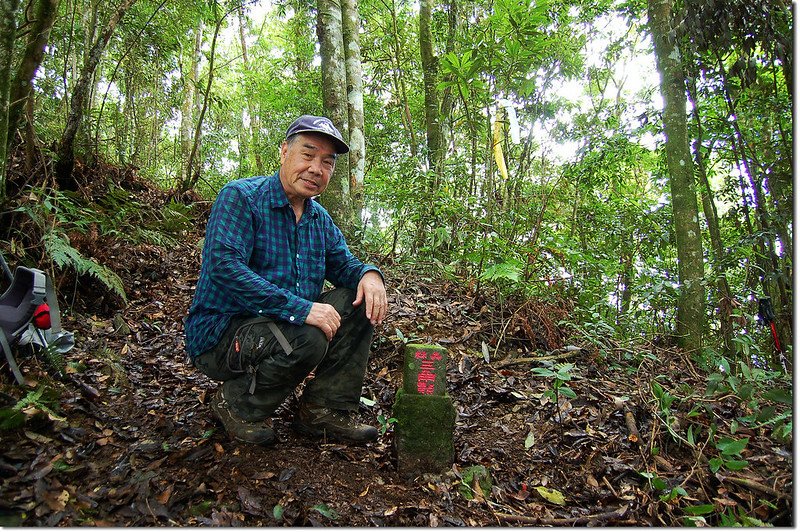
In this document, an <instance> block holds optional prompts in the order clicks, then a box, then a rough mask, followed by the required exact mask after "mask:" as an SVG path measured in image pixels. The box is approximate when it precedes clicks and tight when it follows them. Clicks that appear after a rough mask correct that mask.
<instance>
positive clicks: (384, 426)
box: [378, 414, 397, 435]
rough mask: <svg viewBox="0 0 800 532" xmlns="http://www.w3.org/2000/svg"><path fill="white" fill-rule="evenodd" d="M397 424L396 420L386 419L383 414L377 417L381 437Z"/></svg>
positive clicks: (392, 418)
mask: <svg viewBox="0 0 800 532" xmlns="http://www.w3.org/2000/svg"><path fill="white" fill-rule="evenodd" d="M395 423H397V418H395V417H390V418H389V419H386V416H384V415H383V414H380V415H378V424H379V425H380V427H381V428H380V431H381V435H383V434H386V431H387V430H389V427H390V426H392V425H394V424H395Z"/></svg>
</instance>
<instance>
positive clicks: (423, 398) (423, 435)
mask: <svg viewBox="0 0 800 532" xmlns="http://www.w3.org/2000/svg"><path fill="white" fill-rule="evenodd" d="M392 416H393V417H394V418H396V419H397V423H396V424H395V432H394V436H395V447H396V452H397V470H398V472H399V473H400V474H401V475H402V476H405V477H414V476H417V475H420V474H422V473H439V472H441V471H444V470H446V469H449V468H450V466H451V465H452V464H453V459H454V456H455V450H454V447H453V432H454V430H455V423H456V410H455V407H454V406H453V402H452V401H451V399H450V397H449V396H446V395H445V396H436V395H416V394H408V393H405V392H404V391H403V390H402V389H401V390H398V392H397V396H396V400H395V403H394V408H393V410H392Z"/></svg>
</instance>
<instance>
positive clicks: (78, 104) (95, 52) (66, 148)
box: [55, 0, 136, 190]
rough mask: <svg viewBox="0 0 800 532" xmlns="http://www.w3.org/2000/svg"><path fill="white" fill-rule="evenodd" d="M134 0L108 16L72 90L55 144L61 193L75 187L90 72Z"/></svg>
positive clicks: (91, 73) (92, 72) (56, 171)
mask: <svg viewBox="0 0 800 532" xmlns="http://www.w3.org/2000/svg"><path fill="white" fill-rule="evenodd" d="M135 1H136V0H123V2H122V3H121V4H120V5H119V7H118V8H117V10H116V11H115V12H114V14H113V15H112V16H111V19H110V20H109V21H108V24H107V25H106V28H105V30H104V31H103V33H102V34H101V35H100V37H99V38H98V39H97V41H96V42H95V43H94V46H92V49H91V52H90V53H89V56H88V60H87V61H86V63H85V66H84V69H83V72H82V73H81V77H80V79H79V80H78V82H77V83H76V84H75V88H74V90H73V91H72V100H71V102H70V112H69V115H68V116H67V125H66V127H65V128H64V133H63V134H62V135H61V140H60V141H59V143H58V149H57V151H56V165H55V173H56V181H57V183H58V185H59V187H60V188H61V189H62V190H75V189H76V188H77V183H76V182H75V178H74V176H73V175H72V169H73V167H74V166H75V135H76V134H77V133H78V127H79V126H80V124H81V120H82V119H83V112H84V103H85V101H86V97H87V93H88V91H89V89H90V88H91V87H90V83H91V81H92V78H93V76H94V71H95V69H96V68H97V65H98V64H99V63H100V58H101V57H102V55H103V50H105V47H106V45H107V44H108V41H109V40H110V39H111V36H112V35H113V34H114V30H115V29H116V27H117V24H118V23H119V21H120V19H121V18H122V17H123V15H125V12H126V11H128V9H129V8H130V7H131V6H132V5H133V3H134V2H135Z"/></svg>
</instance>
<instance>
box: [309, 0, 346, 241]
mask: <svg viewBox="0 0 800 532" xmlns="http://www.w3.org/2000/svg"><path fill="white" fill-rule="evenodd" d="M317 36H318V38H319V44H320V55H321V57H322V103H323V107H324V109H325V112H326V113H327V114H328V118H330V119H331V121H332V122H333V123H334V125H336V127H337V128H338V129H339V131H340V132H341V133H342V136H343V137H344V138H349V134H350V127H349V121H348V116H347V92H346V90H347V73H346V70H345V65H344V63H345V62H344V37H343V35H342V8H341V4H340V3H339V1H338V0H318V2H317ZM349 167H350V164H349V159H348V158H347V157H339V158H338V159H337V160H336V169H335V170H334V173H333V177H332V178H331V180H330V183H329V185H328V191H327V192H326V193H325V194H323V195H322V197H321V198H320V201H321V202H322V204H323V205H324V206H325V208H326V209H328V212H330V214H331V217H332V218H333V219H334V221H335V222H336V223H337V225H338V226H339V227H340V228H341V229H342V232H343V233H344V234H345V236H351V235H352V229H353V216H352V214H353V211H352V204H351V201H350V168H349Z"/></svg>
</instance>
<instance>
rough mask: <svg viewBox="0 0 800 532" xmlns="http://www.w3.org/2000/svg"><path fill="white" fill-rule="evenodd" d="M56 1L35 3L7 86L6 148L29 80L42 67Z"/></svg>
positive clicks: (29, 87)
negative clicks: (34, 9) (25, 37)
mask: <svg viewBox="0 0 800 532" xmlns="http://www.w3.org/2000/svg"><path fill="white" fill-rule="evenodd" d="M58 2H59V0H39V2H38V3H37V4H36V15H35V20H34V21H33V27H32V28H31V30H30V33H29V34H28V41H27V43H26V45H25V51H24V52H23V55H22V58H21V59H20V62H19V65H18V66H17V71H16V73H15V74H14V82H13V83H12V84H11V97H10V107H9V112H8V137H7V144H8V146H9V147H11V146H13V144H14V136H15V133H16V131H17V128H18V127H19V120H20V118H21V117H22V114H23V110H24V108H25V102H26V101H27V99H28V98H29V97H30V95H31V93H32V88H33V77H34V76H35V75H36V71H37V70H38V69H39V65H41V64H42V58H43V57H44V49H45V46H47V41H48V40H49V37H50V30H51V29H52V27H53V23H54V22H55V20H56V13H57V12H58Z"/></svg>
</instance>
